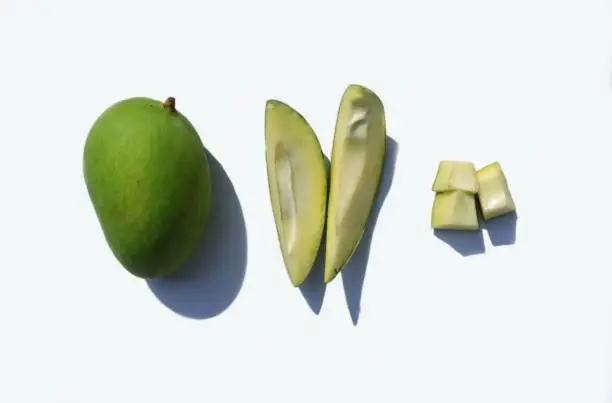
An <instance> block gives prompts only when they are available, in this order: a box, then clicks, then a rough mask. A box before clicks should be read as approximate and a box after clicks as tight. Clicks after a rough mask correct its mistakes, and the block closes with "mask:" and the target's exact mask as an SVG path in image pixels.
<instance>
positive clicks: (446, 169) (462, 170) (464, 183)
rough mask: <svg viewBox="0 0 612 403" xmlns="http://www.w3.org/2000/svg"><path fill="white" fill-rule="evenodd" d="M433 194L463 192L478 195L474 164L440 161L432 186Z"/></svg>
mask: <svg viewBox="0 0 612 403" xmlns="http://www.w3.org/2000/svg"><path fill="white" fill-rule="evenodd" d="M432 190H433V191H434V192H448V191H450V190H463V191H465V192H468V193H472V194H476V193H478V181H477V179H476V168H475V167H474V164H473V163H471V162H467V161H441V162H440V164H439V165H438V173H437V174H436V179H435V181H434V184H433V186H432Z"/></svg>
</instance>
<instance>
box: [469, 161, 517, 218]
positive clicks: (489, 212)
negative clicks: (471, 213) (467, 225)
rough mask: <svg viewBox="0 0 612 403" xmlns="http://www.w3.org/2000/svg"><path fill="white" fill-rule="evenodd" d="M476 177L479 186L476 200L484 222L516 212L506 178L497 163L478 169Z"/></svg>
mask: <svg viewBox="0 0 612 403" xmlns="http://www.w3.org/2000/svg"><path fill="white" fill-rule="evenodd" d="M476 177H477V179H478V186H479V190H478V200H479V201H480V207H481V209H482V216H483V218H484V219H485V220H490V219H492V218H495V217H499V216H502V215H504V214H508V213H511V212H513V211H515V210H516V206H515V205H514V200H513V199H512V195H511V194H510V189H509V188H508V183H507V181H506V176H505V175H504V171H503V170H502V168H501V166H500V165H499V163H497V162H494V163H492V164H489V165H487V166H485V167H484V168H482V169H480V170H479V171H478V172H477V174H476Z"/></svg>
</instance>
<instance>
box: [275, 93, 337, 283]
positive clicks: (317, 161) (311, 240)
mask: <svg viewBox="0 0 612 403" xmlns="http://www.w3.org/2000/svg"><path fill="white" fill-rule="evenodd" d="M265 142H266V167H267V174H268V187H269V193H270V200H271V204H272V212H273V215H274V221H275V225H276V231H277V236H278V240H279V243H280V249H281V253H282V255H283V260H284V263H285V267H286V269H287V273H288V274H289V278H290V280H291V283H292V284H293V286H295V287H297V286H299V285H301V284H302V283H303V282H304V280H306V278H307V277H308V275H309V274H310V272H311V270H312V267H313V265H314V262H315V259H316V256H317V253H318V251H319V247H320V245H321V238H322V236H323V228H324V226H325V213H326V209H327V190H328V185H327V183H328V182H327V174H328V172H327V163H326V160H325V156H324V155H323V152H322V151H321V145H320V143H319V140H318V139H317V136H316V134H315V132H314V130H313V129H312V127H311V126H310V124H309V123H308V122H307V121H306V119H305V118H304V117H303V116H302V115H301V114H300V113H298V112H297V111H296V110H295V109H293V108H292V107H291V106H289V105H287V104H285V103H283V102H281V101H278V100H268V101H267V103H266V115H265Z"/></svg>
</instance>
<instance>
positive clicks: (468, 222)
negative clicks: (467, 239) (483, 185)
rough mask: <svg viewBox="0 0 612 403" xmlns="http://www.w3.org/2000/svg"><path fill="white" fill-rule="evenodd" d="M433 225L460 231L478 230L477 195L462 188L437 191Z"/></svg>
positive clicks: (437, 227) (432, 214)
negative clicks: (442, 191)
mask: <svg viewBox="0 0 612 403" xmlns="http://www.w3.org/2000/svg"><path fill="white" fill-rule="evenodd" d="M431 227H432V228H434V229H444V230H459V231H476V230H478V229H479V225H478V215H477V213H476V196H475V195H473V194H471V193H468V192H464V191H462V190H452V191H449V192H444V193H436V196H435V199H434V203H433V207H432V211H431Z"/></svg>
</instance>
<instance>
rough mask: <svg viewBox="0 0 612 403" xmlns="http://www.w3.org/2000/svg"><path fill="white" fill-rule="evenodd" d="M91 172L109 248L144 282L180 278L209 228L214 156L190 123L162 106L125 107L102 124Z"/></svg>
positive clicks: (91, 147)
mask: <svg viewBox="0 0 612 403" xmlns="http://www.w3.org/2000/svg"><path fill="white" fill-rule="evenodd" d="M83 171H84V177H85V183H86V186H87V190H88V193H89V197H90V199H91V202H92V204H93V207H94V210H95V213H96V215H97V217H98V221H99V223H100V225H101V227H102V230H103V232H104V236H105V238H106V241H107V243H108V245H109V247H110V249H111V250H112V252H113V254H114V255H115V257H116V258H117V260H118V261H119V262H120V263H121V265H122V266H123V267H124V268H125V269H126V270H127V271H128V272H130V273H131V274H133V275H134V276H136V277H140V278H155V277H161V276H166V275H169V274H172V273H174V272H176V271H177V270H178V269H179V268H180V267H181V266H182V265H183V264H184V263H185V261H186V260H187V259H188V258H189V257H190V256H191V255H192V254H193V253H194V252H195V249H196V247H197V245H198V241H199V239H200V237H201V234H202V232H203V230H204V228H205V225H206V223H207V222H208V217H209V215H210V207H211V177H210V167H209V163H208V159H207V155H206V150H205V148H204V145H203V144H202V141H201V139H200V137H199V135H198V133H197V132H196V130H195V128H194V127H193V126H192V124H191V123H190V122H189V120H188V119H187V118H186V117H185V116H183V115H182V114H181V113H180V112H178V111H176V109H174V108H173V107H172V108H170V109H168V108H166V107H164V104H163V103H162V102H160V101H157V100H154V99H151V98H145V97H135V98H128V99H124V100H122V101H119V102H117V103H115V104H113V105H111V106H110V107H109V108H108V109H106V110H105V111H104V112H103V113H102V114H101V115H100V116H99V117H98V119H97V120H96V121H95V122H94V124H93V126H92V127H91V129H90V131H89V133H88V136H87V140H86V142H85V147H84V154H83Z"/></svg>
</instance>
